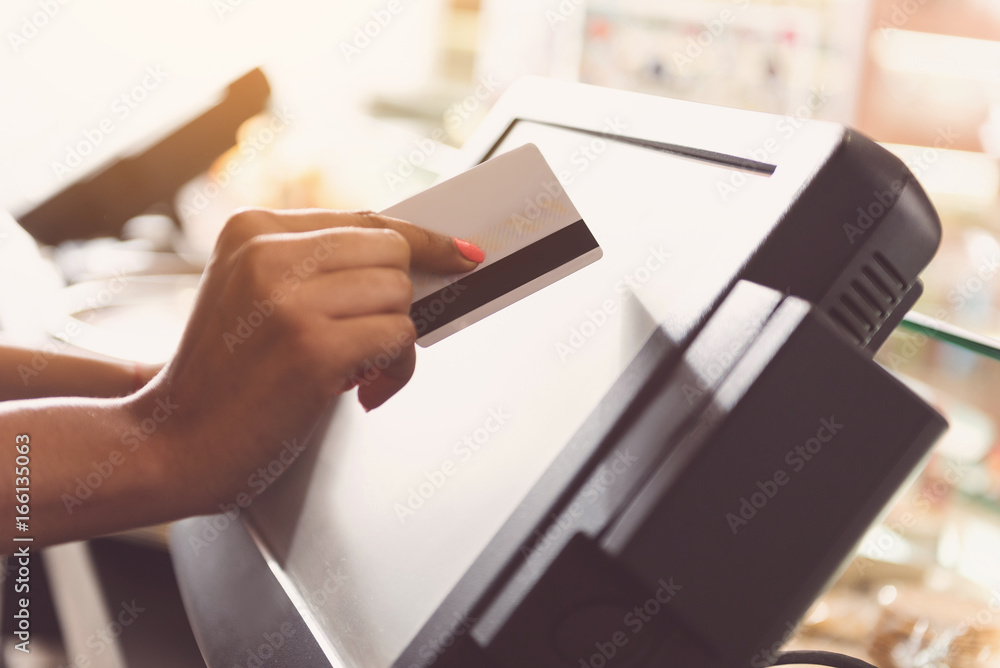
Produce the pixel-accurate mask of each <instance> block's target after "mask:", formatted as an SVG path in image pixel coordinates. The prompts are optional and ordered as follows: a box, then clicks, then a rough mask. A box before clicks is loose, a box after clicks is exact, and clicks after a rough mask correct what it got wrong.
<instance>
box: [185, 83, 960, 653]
mask: <svg viewBox="0 0 1000 668" xmlns="http://www.w3.org/2000/svg"><path fill="white" fill-rule="evenodd" d="M783 123H785V121H784V119H782V118H780V117H776V116H770V115H766V114H758V113H751V112H745V111H738V110H733V109H724V108H719V107H712V106H707V105H699V104H694V103H689V102H680V101H676V100H668V99H663V98H654V97H649V96H644V95H639V94H634V93H626V92H621V91H611V90H606V89H600V88H594V87H589V86H583V85H578V84H569V83H562V82H553V81H546V80H541V79H526V80H523V81H521V82H519V83H518V84H516V85H515V86H513V87H512V88H511V89H510V90H509V91H508V92H507V94H506V95H505V96H504V97H503V98H502V99H501V100H500V102H499V103H498V105H497V106H496V107H495V108H494V109H493V111H492V112H491V113H490V115H489V116H488V117H487V119H486V120H485V121H484V122H483V124H482V125H481V126H480V128H479V129H478V130H477V132H476V135H475V136H474V137H473V139H472V140H471V141H470V142H469V144H468V146H467V147H466V149H465V151H466V155H467V156H468V166H470V167H471V166H472V165H474V164H476V163H478V162H481V161H483V160H485V159H488V158H489V157H492V156H495V155H499V154H501V153H506V152H508V151H510V150H512V149H516V148H518V147H521V146H524V145H525V144H529V143H530V144H534V145H535V146H537V148H538V150H539V151H541V153H542V155H543V156H544V157H545V160H546V162H547V163H548V164H549V166H550V167H551V168H552V171H553V172H554V173H555V175H556V176H557V177H558V178H559V181H560V183H561V184H562V186H563V187H564V188H565V189H566V192H567V193H568V194H569V197H570V199H571V200H572V202H573V203H574V205H575V206H576V208H577V209H578V210H579V213H580V214H581V216H582V218H583V219H584V220H585V221H586V223H587V226H588V228H589V229H590V230H591V231H592V233H593V236H594V238H595V239H596V241H597V242H598V243H599V245H600V248H601V250H602V252H603V256H602V257H601V258H600V259H598V260H596V261H594V262H593V263H591V264H589V265H587V266H585V267H583V268H580V269H579V270H577V271H575V272H574V273H572V274H570V275H567V276H565V277H563V278H561V279H560V280H558V281H557V282H555V283H553V284H551V285H547V286H546V287H544V288H543V289H541V290H539V291H538V292H535V293H534V294H531V295H529V296H527V297H525V298H524V299H521V300H520V301H517V302H516V303H513V304H511V305H510V306H508V307H506V308H504V309H502V310H500V311H498V312H496V313H493V314H492V315H489V316H488V317H486V318H484V319H482V320H480V321H478V322H475V323H474V324H471V325H470V326H468V327H467V328H465V329H462V330H461V331H458V332H456V333H453V334H451V335H450V336H448V337H447V338H445V339H443V340H440V341H438V342H436V343H434V345H432V346H429V347H427V348H424V349H421V350H420V351H419V361H418V366H417V371H416V373H415V375H414V377H413V379H412V380H411V381H410V383H409V384H408V385H407V387H406V388H404V389H403V390H402V391H401V392H400V393H399V394H398V395H397V396H396V397H394V398H393V399H392V400H391V401H390V402H388V403H387V404H385V405H384V406H383V407H381V408H380V409H379V410H377V411H373V412H372V413H370V414H367V415H366V414H364V412H363V411H362V410H361V409H360V407H358V406H357V405H356V403H355V402H354V401H353V400H351V399H350V398H342V399H341V400H339V401H337V402H335V403H333V404H332V405H331V407H330V412H329V416H328V418H327V419H326V420H324V422H323V424H322V425H321V427H320V428H319V429H318V430H317V432H316V433H315V435H314V437H313V439H312V442H311V443H310V447H309V449H308V450H307V452H306V453H305V454H304V455H303V456H302V458H301V460H300V461H299V462H298V463H297V464H296V465H295V466H294V467H292V469H291V470H290V471H289V472H288V473H287V474H286V475H284V476H283V477H282V478H281V479H280V480H278V482H277V483H276V484H275V485H274V486H273V487H272V488H271V489H269V490H268V491H267V492H266V493H265V494H263V495H261V496H259V497H254V498H253V502H252V504H251V505H250V506H249V507H248V508H246V509H245V510H244V512H243V515H242V516H241V518H240V519H239V521H229V522H222V524H226V525H227V526H226V527H225V529H224V530H221V531H214V533H213V532H212V530H211V527H212V522H213V520H214V521H216V522H217V523H219V522H220V520H219V518H193V519H191V520H186V521H184V522H181V523H178V524H177V525H175V528H174V531H173V535H172V540H171V550H172V553H173V556H174V562H175V565H176V568H177V572H178V578H179V581H180V584H181V589H182V593H183V595H184V598H185V604H186V606H187V609H188V613H189V617H190V619H191V622H192V627H193V628H194V631H195V634H196V636H197V637H198V639H199V642H200V644H201V646H202V650H203V652H204V654H205V656H206V660H207V661H208V663H209V665H210V666H216V665H218V666H227V667H228V666H231V665H233V664H234V663H237V664H239V665H250V663H252V661H251V659H253V657H260V656H261V655H262V654H261V652H260V651H259V650H260V649H261V647H263V646H262V645H261V643H265V644H266V640H264V639H266V638H270V637H274V636H273V633H274V629H275V628H285V629H287V630H288V631H289V634H286V635H284V636H283V637H284V638H285V640H284V641H283V642H282V646H281V647H280V648H273V647H268V648H264V650H265V653H268V654H269V655H273V659H269V660H270V661H272V663H265V664H263V665H297V666H312V665H317V666H359V667H360V666H363V667H371V668H388V667H390V666H393V667H400V668H410V667H413V666H419V667H427V666H449V667H451V666H453V667H458V666H485V667H493V668H507V667H514V666H565V667H567V668H569V667H573V668H579V667H581V666H595V667H598V666H684V667H686V668H690V667H692V666H694V667H699V666H705V667H708V666H713V667H719V666H726V667H729V666H733V667H735V666H747V665H765V664H766V663H767V661H768V658H769V656H770V655H769V652H771V651H772V648H774V647H776V646H780V643H781V642H782V640H783V639H784V638H786V637H787V636H788V633H789V629H790V628H794V626H795V624H797V622H798V620H799V619H800V618H801V617H802V615H803V614H804V612H805V611H806V610H807V608H808V607H809V605H810V604H811V603H812V601H813V600H814V599H815V597H816V596H817V595H818V594H819V593H821V592H822V590H823V588H824V586H825V585H826V584H827V583H828V582H829V581H830V580H831V578H833V577H835V576H836V574H837V573H838V571H839V569H840V568H841V567H842V565H843V564H844V563H845V561H846V560H847V559H848V558H849V556H850V555H851V553H852V550H853V547H854V545H855V544H856V543H857V541H858V540H859V539H860V538H861V536H862V535H863V533H864V531H865V530H866V528H867V527H868V526H870V524H871V523H872V522H873V521H874V520H875V519H877V517H878V515H879V513H880V512H881V511H882V510H883V509H884V507H885V505H886V504H887V502H888V501H889V499H890V498H891V496H892V495H893V494H894V493H895V492H896V491H897V490H898V489H899V488H900V486H901V485H903V484H904V483H905V481H906V480H907V478H908V476H910V475H911V474H912V472H913V471H914V470H915V468H916V467H917V466H918V465H919V462H920V461H921V458H922V457H924V456H925V455H926V453H927V451H928V450H929V448H930V447H931V445H932V444H933V442H934V440H935V438H936V437H937V436H938V435H939V434H940V433H941V432H942V431H943V430H944V428H945V426H946V425H945V423H944V421H943V419H942V418H941V417H940V416H939V415H938V414H937V413H936V412H934V410H933V409H931V408H930V407H929V406H927V405H926V404H925V403H924V402H923V401H922V400H920V399H919V398H918V397H917V396H916V395H914V394H913V393H912V392H911V391H909V390H908V389H907V388H906V387H905V386H904V385H903V384H901V383H900V382H899V381H898V380H897V379H896V378H894V377H893V376H892V375H891V374H889V373H887V372H886V371H885V370H884V369H882V368H881V367H879V366H878V365H877V364H875V363H874V361H873V360H872V354H873V353H874V351H875V350H876V349H877V348H878V347H879V346H880V345H881V343H882V342H883V341H884V340H885V337H886V336H887V335H888V333H889V332H890V331H891V330H892V329H893V328H894V327H895V326H896V325H897V324H898V323H899V321H900V319H901V318H902V316H903V314H904V313H905V312H906V310H908V309H909V308H910V306H912V304H913V303H914V301H915V300H916V299H917V297H918V296H919V294H920V289H921V287H920V282H919V280H918V275H919V273H920V271H922V269H923V268H924V267H925V266H926V264H927V263H928V262H929V261H930V259H931V258H932V256H933V254H934V252H935V251H936V248H937V245H938V242H939V238H940V224H939V222H938V219H937V217H936V215H935V213H934V210H933V208H932V207H931V205H930V203H929V201H928V200H927V197H926V195H925V194H924V192H923V191H922V190H921V188H920V186H919V185H918V184H917V182H916V180H915V179H914V177H913V175H912V174H910V173H909V171H908V170H907V169H906V167H905V166H904V165H903V164H902V163H901V162H900V161H899V160H897V159H896V158H895V157H893V156H892V155H890V154H889V153H888V152H886V151H885V150H883V149H881V148H880V147H879V146H877V145H876V144H874V143H873V142H871V141H870V140H868V139H866V138H864V137H862V136H860V135H858V134H857V133H855V132H853V131H852V130H850V129H848V128H845V127H843V126H840V125H836V124H830V123H823V122H814V121H810V122H805V123H802V124H801V126H800V127H798V129H797V130H796V132H794V133H792V134H791V136H789V135H788V133H787V132H783V131H782V127H783V125H782V124H783ZM765 145H766V146H768V147H770V148H771V149H773V150H769V151H768V157H767V161H766V162H765V161H763V160H762V159H761V153H760V152H759V150H758V149H759V147H761V146H765ZM869 221H870V222H869ZM651 258H655V260H656V261H655V262H654V261H653V260H652V259H651ZM491 415H504V416H505V420H504V423H503V424H502V425H501V426H499V428H497V429H495V430H493V431H488V430H487V429H486V428H485V425H486V424H487V420H489V419H490V416H491ZM490 424H491V425H495V422H493V423H490ZM470 438H471V439H473V440H476V439H477V438H478V442H477V446H478V447H477V449H476V450H475V451H473V450H472V449H471V448H469V449H464V448H463V447H462V444H463V443H465V442H466V439H470ZM442 471H447V472H448V473H446V474H445V475H444V476H443V477H442V476H438V475H436V473H439V472H442ZM428 476H429V477H428ZM430 479H433V480H435V481H437V484H432V483H428V481H429V480H430ZM425 483H428V484H425ZM400 509H403V511H402V512H401V511H400ZM208 537H211V540H207V538H208ZM284 624H287V625H288V626H287V627H286V626H282V625H284ZM268 634H271V635H268ZM285 652H287V653H289V654H287V655H284V654H282V653H285ZM293 655H294V656H295V657H296V658H295V660H294V664H291V663H288V659H287V657H288V656H293ZM283 657H284V658H283ZM304 657H309V658H308V659H307V658H304ZM253 660H254V661H259V660H260V659H253ZM254 665H256V664H254Z"/></svg>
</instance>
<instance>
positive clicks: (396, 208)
mask: <svg viewBox="0 0 1000 668" xmlns="http://www.w3.org/2000/svg"><path fill="white" fill-rule="evenodd" d="M381 213H383V214H385V215H387V216H392V217H394V218H400V219H402V220H407V221H409V222H411V223H414V224H415V225H419V226H421V227H425V228H427V229H429V230H434V231H435V232H440V233H441V234H446V235H448V236H451V237H458V238H460V239H465V240H467V241H471V242H472V243H474V244H476V245H477V246H479V247H480V248H481V249H483V251H484V252H485V253H486V259H485V260H484V261H483V262H482V264H480V265H479V266H478V267H476V269H474V270H473V271H471V272H468V273H465V274H458V275H452V276H440V275H437V274H428V273H424V272H416V271H414V272H412V273H411V279H412V281H413V303H412V304H411V306H410V317H411V318H412V319H413V322H414V324H415V325H416V328H417V343H418V344H420V345H421V346H429V345H431V344H434V343H437V342H438V341H440V340H442V339H444V338H445V337H447V336H449V335H451V334H454V333H455V332H457V331H459V330H461V329H464V328H466V327H468V326H469V325H471V324H473V323H474V322H477V321H479V320H482V319H483V318H485V317H487V316H489V315H491V314H493V313H496V312H497V311H499V310H500V309H502V308H504V307H507V306H510V305H511V304H513V303H514V302H516V301H518V300H520V299H523V298H525V297H527V296H528V295H530V294H532V293H534V292H537V291H539V290H541V289H542V288H544V287H546V286H547V285H551V284H552V283H555V282H556V281H558V280H559V279H561V278H564V277H566V276H568V275H570V274H572V273H573V272H575V271H577V270H578V269H581V268H582V267H585V266H587V265H588V264H590V263H592V262H594V261H596V260H598V259H599V258H600V257H601V256H602V254H603V253H602V251H601V247H600V246H599V245H598V243H597V240H596V239H595V238H594V235H593V234H591V232H590V230H589V229H588V228H587V225H586V223H585V222H584V221H583V218H582V217H581V216H580V214H579V212H578V211H577V210H576V207H575V206H573V203H572V202H571V201H570V200H569V196H568V195H567V194H566V191H565V190H564V189H563V187H562V185H561V184H560V183H559V180H558V179H557V178H556V175H555V174H554V173H553V172H552V169H551V168H550V167H549V165H548V163H546V162H545V158H544V157H542V153H541V151H539V150H538V147H536V146H535V145H534V144H525V145H524V146H521V147H519V148H516V149H514V150H513V151H509V152H507V153H503V154H501V155H498V156H497V157H495V158H493V159H491V160H487V161H486V162H484V163H482V164H480V165H477V166H476V167H473V168H472V169H470V170H468V171H467V172H463V173H462V174H459V175H458V176H456V177H454V178H451V179H448V180H447V181H443V182H441V183H439V184H437V185H435V186H433V187H431V188H429V189H427V190H425V191H423V192H422V193H419V194H417V195H414V196H413V197H410V198H409V199H406V200H404V201H402V202H400V203H398V204H395V205H393V206H391V207H389V208H388V209H386V210H384V211H382V212H381Z"/></svg>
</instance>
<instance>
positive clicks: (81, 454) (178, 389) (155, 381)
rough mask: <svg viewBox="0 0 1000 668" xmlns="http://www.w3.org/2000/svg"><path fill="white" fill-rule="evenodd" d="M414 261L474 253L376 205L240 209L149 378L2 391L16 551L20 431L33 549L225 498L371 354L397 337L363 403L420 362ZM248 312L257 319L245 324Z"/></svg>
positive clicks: (5, 482)
mask: <svg viewBox="0 0 1000 668" xmlns="http://www.w3.org/2000/svg"><path fill="white" fill-rule="evenodd" d="M411 266H412V267H414V268H418V269H421V270H425V271H434V272H438V273H445V274H456V273H463V272H467V271H470V270H472V269H474V268H475V267H476V266H477V265H476V263H475V262H473V261H471V260H468V259H466V258H465V257H464V256H463V255H462V253H461V251H460V250H459V249H458V247H457V246H456V244H455V241H454V240H453V239H450V238H449V237H444V236H441V235H437V234H434V233H431V232H428V231H426V230H423V229H421V228H417V227H415V226H413V225H410V224H409V223H406V222H403V221H399V220H395V219H390V218H386V217H383V216H378V215H376V214H373V213H370V212H361V213H358V212H334V211H320V210H309V211H290V212H274V211H264V210H247V211H242V212H239V213H237V214H235V215H234V216H233V217H232V218H231V219H230V221H229V222H228V223H227V225H226V227H225V229H224V230H223V232H222V235H221V237H220V239H219V241H218V243H217V245H216V249H215V252H214V254H213V257H212V259H211V261H210V262H209V266H208V268H207V269H206V273H205V276H204V278H203V280H202V283H201V286H200V287H199V293H198V297H197V300H196V302H195V307H194V310H193V312H192V314H191V317H190V320H189V321H188V324H187V327H186V329H185V332H184V335H183V337H182V339H181V343H180V346H179V347H178V350H177V353H176V354H175V355H174V357H173V359H172V360H171V361H170V362H168V363H167V365H166V366H165V367H164V368H163V369H162V371H160V372H159V373H158V374H156V375H155V377H153V378H152V379H151V380H150V381H149V382H148V383H146V384H145V386H144V387H143V388H142V389H141V390H140V391H138V392H134V393H130V394H128V395H127V396H123V397H118V398H82V397H54V398H48V399H27V400H19V401H8V402H5V403H2V404H0V453H2V455H0V501H2V502H0V527H2V534H0V535H3V536H5V540H6V541H7V542H6V543H5V547H6V550H5V551H6V552H8V553H9V552H11V551H12V550H13V549H14V546H15V545H16V544H15V543H13V542H11V541H10V537H11V536H12V535H14V534H16V533H17V532H16V531H15V528H14V521H15V520H14V517H15V510H14V507H15V503H14V502H13V499H14V495H15V489H14V488H15V486H16V484H17V483H16V482H15V466H16V461H15V458H16V456H17V454H18V453H17V452H16V444H17V443H23V442H24V441H25V440H28V441H29V444H30V454H29V455H28V456H29V457H30V497H31V498H30V509H31V521H30V535H31V536H32V537H33V538H34V543H33V545H34V546H35V547H36V548H37V547H41V546H44V545H50V544H54V543H59V542H64V541H70V540H77V539H83V538H88V537H93V536H97V535H102V534H107V533H111V532H116V531H122V530H126V529H129V528H134V527H138V526H145V525H149V524H155V523H159V522H165V521H172V520H176V519H180V518H182V517H187V516H191V515H196V514H207V513H211V512H216V511H217V508H218V506H219V504H220V503H224V502H226V501H230V500H232V498H233V497H234V496H235V495H236V494H237V493H239V492H240V491H241V490H242V488H243V487H244V486H245V485H244V483H245V481H246V479H247V476H248V474H249V473H250V472H252V471H254V470H256V469H257V468H259V467H260V466H262V465H265V466H266V465H267V463H268V462H269V461H271V460H272V459H274V458H275V457H276V456H277V455H278V454H279V452H280V451H281V448H282V447H283V445H282V444H283V442H284V441H286V440H291V439H298V441H299V442H303V441H304V440H305V439H306V437H307V436H308V434H309V433H310V432H311V431H312V429H313V428H314V426H315V425H316V422H317V421H318V420H319V418H320V416H321V415H322V413H323V411H324V410H325V408H326V406H327V405H328V403H329V402H330V401H331V400H332V399H333V398H334V397H336V396H337V395H339V394H341V393H342V392H345V391H347V390H349V389H351V388H352V387H353V385H354V379H357V378H358V377H360V376H362V375H363V374H364V372H365V370H366V369H367V368H369V367H370V366H371V365H372V364H373V362H372V360H374V359H375V358H376V357H380V356H381V357H382V358H383V359H384V353H385V352H386V351H387V350H392V351H396V352H394V354H393V355H392V358H391V363H390V364H389V365H388V366H387V367H386V366H385V365H384V364H382V365H380V366H382V367H384V368H382V369H381V370H380V371H379V372H378V375H377V377H374V380H372V381H370V382H368V381H365V382H363V383H362V384H361V385H360V386H359V387H358V390H357V393H358V400H359V401H360V402H361V403H362V405H363V406H364V407H365V408H366V409H368V410H371V409H374V408H377V407H378V406H380V405H381V404H382V403H384V402H385V401H386V400H388V399H389V398H390V397H391V396H392V395H393V394H395V393H396V392H397V391H398V390H399V389H400V388H402V387H403V385H405V384H406V382H407V381H408V380H409V379H410V376H411V375H412V373H413V369H414V363H415V359H416V357H415V351H414V345H413V342H414V338H415V331H414V325H413V322H412V320H411V319H410V318H409V304H410V301H411V297H412V285H411V284H410V280H409V275H408V274H409V270H410V267H411ZM252 312H259V313H261V314H262V317H255V318H254V319H253V320H252V322H253V323H254V324H253V326H252V327H250V328H249V329H245V328H244V329H241V328H240V324H239V323H240V321H241V319H242V320H243V321H244V322H248V321H250V319H249V315H250V314H251V313H252ZM70 364H83V365H86V364H89V363H83V362H79V363H73V362H71V363H70ZM60 366H61V365H60ZM7 368H9V367H7ZM69 368H71V367H70V366H67V367H66V369H69ZM78 368H80V369H82V368H84V367H83V366H81V367H78ZM88 368H93V369H94V371H95V373H101V370H100V369H98V368H97V367H88ZM126 376H127V377H129V378H131V371H129V373H127V374H125V373H122V370H121V369H119V373H118V374H117V375H116V374H115V373H109V376H108V378H107V379H105V380H102V381H101V383H102V387H104V388H108V389H111V390H114V391H113V392H112V393H113V394H118V393H119V390H120V389H121V387H123V386H124V385H127V384H130V383H131V382H132V381H131V380H129V381H126V380H125V378H126ZM57 377H58V374H53V375H52V380H51V381H48V382H50V383H52V384H53V385H54V384H55V383H56V380H55V379H56V378H57ZM372 377H373V376H372V374H369V375H368V378H372ZM116 379H117V380H116ZM15 382H20V381H19V380H18V379H17V378H15ZM66 382H67V383H72V382H76V381H71V380H68V379H67V380H66ZM103 383H106V384H103ZM7 385H9V384H7ZM7 385H5V386H7ZM21 435H26V436H27V437H28V438H27V439H24V438H20V436H21ZM105 462H111V464H112V467H111V468H112V472H111V474H110V475H109V476H107V477H106V478H105V479H103V480H102V482H101V484H100V485H99V486H97V487H95V488H93V489H90V490H89V494H86V495H85V497H86V498H81V497H82V496H84V495H81V494H79V493H78V492H79V485H80V483H81V482H82V481H84V480H85V479H86V478H87V476H88V474H89V473H91V472H93V471H95V470H97V469H96V468H95V466H96V467H97V468H100V467H101V466H102V465H103V463H105ZM105 469H106V467H105ZM22 483H23V481H22ZM84 491H87V490H84Z"/></svg>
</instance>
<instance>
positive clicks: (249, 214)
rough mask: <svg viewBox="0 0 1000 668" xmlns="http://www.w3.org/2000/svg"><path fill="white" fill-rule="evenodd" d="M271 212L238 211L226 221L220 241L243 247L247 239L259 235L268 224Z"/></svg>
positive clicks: (257, 210)
mask: <svg viewBox="0 0 1000 668" xmlns="http://www.w3.org/2000/svg"><path fill="white" fill-rule="evenodd" d="M270 215H271V212H270V211H268V210H266V209H260V208H254V207H244V208H242V209H237V210H236V211H234V212H233V213H232V214H231V215H230V216H229V219H228V220H226V224H225V225H224V226H223V227H222V233H221V234H220V235H219V240H220V241H221V242H223V243H224V244H225V245H230V246H231V245H233V244H235V245H236V246H237V247H238V246H240V245H242V244H243V243H244V242H245V241H247V239H250V238H251V237H253V236H255V235H257V234H259V233H260V231H261V230H262V229H263V228H264V226H265V225H266V224H267V221H268V220H269V219H270Z"/></svg>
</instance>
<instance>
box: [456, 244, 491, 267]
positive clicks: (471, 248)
mask: <svg viewBox="0 0 1000 668" xmlns="http://www.w3.org/2000/svg"><path fill="white" fill-rule="evenodd" d="M454 242H455V246H457V247H458V252H459V253H461V254H462V255H463V256H464V257H465V259H467V260H472V261H473V262H475V263H476V264H479V263H480V262H482V261H483V260H485V259H486V253H484V252H483V251H482V249H481V248H480V247H479V246H477V245H476V244H473V243H469V242H468V241H466V240H464V239H459V238H458V237H455V238H454Z"/></svg>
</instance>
